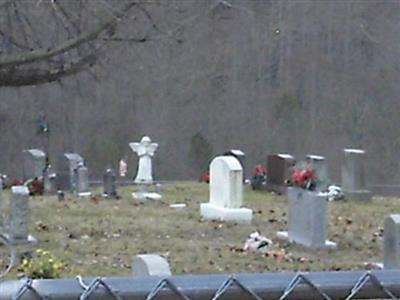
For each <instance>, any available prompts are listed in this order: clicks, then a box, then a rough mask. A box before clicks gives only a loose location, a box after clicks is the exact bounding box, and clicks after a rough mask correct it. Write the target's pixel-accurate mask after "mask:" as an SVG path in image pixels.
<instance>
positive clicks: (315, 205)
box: [278, 187, 336, 248]
mask: <svg viewBox="0 0 400 300" xmlns="http://www.w3.org/2000/svg"><path fill="white" fill-rule="evenodd" d="M287 196H288V204H289V209H288V231H287V233H286V232H281V233H278V237H281V238H287V239H288V240H289V241H293V242H295V243H298V244H301V245H303V246H306V247H310V248H335V247H336V244H335V243H333V242H330V241H327V240H326V231H327V205H328V201H327V198H326V196H323V195H320V194H319V193H317V192H312V191H308V190H305V189H301V188H297V187H290V188H288V191H287Z"/></svg>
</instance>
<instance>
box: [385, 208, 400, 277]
mask: <svg viewBox="0 0 400 300" xmlns="http://www.w3.org/2000/svg"><path fill="white" fill-rule="evenodd" d="M383 241H384V242H383V244H384V247H383V248H384V258H383V266H384V268H385V269H399V268H400V215H390V216H389V217H387V218H386V219H385V228H384V237H383Z"/></svg>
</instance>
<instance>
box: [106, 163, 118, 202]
mask: <svg viewBox="0 0 400 300" xmlns="http://www.w3.org/2000/svg"><path fill="white" fill-rule="evenodd" d="M116 180H117V176H116V174H115V171H114V170H113V169H107V170H106V173H105V174H104V176H103V185H104V195H105V196H106V197H108V198H115V197H116V196H117V185H116Z"/></svg>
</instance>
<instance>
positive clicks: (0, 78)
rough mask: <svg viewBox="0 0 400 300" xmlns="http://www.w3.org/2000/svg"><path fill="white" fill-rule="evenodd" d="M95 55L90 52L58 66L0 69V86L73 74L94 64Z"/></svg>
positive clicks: (36, 82) (33, 83)
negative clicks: (78, 58)
mask: <svg viewBox="0 0 400 300" xmlns="http://www.w3.org/2000/svg"><path fill="white" fill-rule="evenodd" d="M96 59H97V55H96V54H95V53H91V54H89V55H87V56H85V57H83V58H81V59H80V60H78V61H76V62H74V63H70V64H68V65H63V66H61V67H58V68H49V69H43V68H14V69H9V68H6V69H0V86H14V87H17V86H26V85H36V84H43V83H49V82H53V81H57V80H59V79H60V78H62V77H66V76H70V75H75V74H77V73H79V72H81V71H82V70H84V69H85V68H88V67H91V66H92V65H93V64H95V62H96Z"/></svg>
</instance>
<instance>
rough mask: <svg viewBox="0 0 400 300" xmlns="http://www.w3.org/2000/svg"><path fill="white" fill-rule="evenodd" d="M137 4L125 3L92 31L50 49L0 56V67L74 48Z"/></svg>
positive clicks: (92, 38) (17, 64)
mask: <svg viewBox="0 0 400 300" xmlns="http://www.w3.org/2000/svg"><path fill="white" fill-rule="evenodd" d="M136 4H137V2H136V1H133V2H129V3H128V4H127V5H125V6H124V7H123V8H122V9H121V10H120V11H119V12H118V13H117V14H115V15H114V16H113V17H111V18H110V19H108V20H107V21H105V22H104V23H102V24H100V25H99V26H97V28H95V29H94V30H93V31H89V32H85V33H83V34H81V35H79V36H77V37H76V38H74V39H72V40H68V41H66V42H65V43H63V44H61V45H59V46H58V47H56V48H54V49H52V50H48V51H46V50H35V51H32V52H30V53H24V54H18V55H13V56H4V57H0V68H4V67H16V66H20V65H24V64H28V63H32V62H37V61H42V60H46V59H48V58H51V57H53V56H56V55H58V54H62V53H65V52H67V51H69V50H71V49H74V48H76V47H78V46H80V45H82V44H85V43H87V42H90V41H93V40H95V39H96V38H97V37H98V36H99V35H100V34H101V33H102V32H103V31H105V30H106V29H108V28H109V27H111V26H113V25H114V24H115V23H116V22H118V21H119V20H120V19H121V18H122V17H124V15H126V13H127V12H128V11H129V10H130V9H131V8H132V7H133V6H135V5H136Z"/></svg>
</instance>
